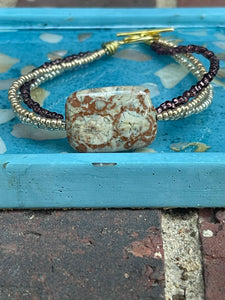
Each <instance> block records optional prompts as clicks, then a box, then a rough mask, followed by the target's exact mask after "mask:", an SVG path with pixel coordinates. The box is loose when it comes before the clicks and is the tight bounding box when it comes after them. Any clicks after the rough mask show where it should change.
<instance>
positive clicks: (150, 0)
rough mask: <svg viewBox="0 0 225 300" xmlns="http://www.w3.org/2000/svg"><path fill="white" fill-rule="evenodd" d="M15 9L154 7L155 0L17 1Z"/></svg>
mask: <svg viewBox="0 0 225 300" xmlns="http://www.w3.org/2000/svg"><path fill="white" fill-rule="evenodd" d="M17 7H155V0H113V1H108V0H99V1H96V0H75V1H73V0H35V1H32V2H31V1H26V0H19V1H18V3H17Z"/></svg>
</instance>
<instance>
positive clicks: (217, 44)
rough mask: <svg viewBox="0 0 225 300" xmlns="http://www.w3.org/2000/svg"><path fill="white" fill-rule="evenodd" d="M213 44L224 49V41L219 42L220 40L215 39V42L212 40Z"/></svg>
mask: <svg viewBox="0 0 225 300" xmlns="http://www.w3.org/2000/svg"><path fill="white" fill-rule="evenodd" d="M213 44H214V45H216V46H217V47H219V48H220V49H223V50H225V42H221V41H218V42H217V41H216V42H213Z"/></svg>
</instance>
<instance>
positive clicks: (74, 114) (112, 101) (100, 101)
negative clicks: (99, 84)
mask: <svg viewBox="0 0 225 300" xmlns="http://www.w3.org/2000/svg"><path fill="white" fill-rule="evenodd" d="M66 130H67V137H68V140H69V142H70V145H71V146H72V147H73V148H74V149H76V150H78V151H80V152H114V151H127V150H132V149H137V148H142V147H146V146H148V145H149V144H151V142H152V141H153V140H154V138H155V136H156V132H157V123H156V112H155V109H154V107H153V104H152V102H151V99H150V92H149V90H148V89H146V88H145V87H141V86H116V87H105V88H96V89H88V90H83V91H78V92H75V93H73V94H72V95H70V96H69V98H68V99H67V102H66Z"/></svg>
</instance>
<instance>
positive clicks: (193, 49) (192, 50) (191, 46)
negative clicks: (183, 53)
mask: <svg viewBox="0 0 225 300" xmlns="http://www.w3.org/2000/svg"><path fill="white" fill-rule="evenodd" d="M187 51H188V52H195V45H188V46H187Z"/></svg>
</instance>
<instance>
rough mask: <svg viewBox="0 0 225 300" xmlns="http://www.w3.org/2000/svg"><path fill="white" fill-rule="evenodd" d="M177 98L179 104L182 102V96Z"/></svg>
mask: <svg viewBox="0 0 225 300" xmlns="http://www.w3.org/2000/svg"><path fill="white" fill-rule="evenodd" d="M177 99H178V104H179V105H181V104H183V103H184V98H183V97H182V96H179V97H177Z"/></svg>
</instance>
